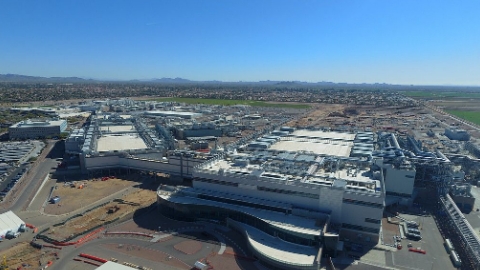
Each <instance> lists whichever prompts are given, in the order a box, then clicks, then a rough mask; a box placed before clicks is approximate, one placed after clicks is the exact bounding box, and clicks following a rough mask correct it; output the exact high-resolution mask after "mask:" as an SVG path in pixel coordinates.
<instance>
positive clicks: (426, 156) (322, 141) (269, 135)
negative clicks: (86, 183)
mask: <svg viewBox="0 0 480 270" xmlns="http://www.w3.org/2000/svg"><path fill="white" fill-rule="evenodd" d="M187 114H188V113H183V114H178V113H177V114H175V115H176V117H181V118H185V116H186V115H187ZM147 115H148V117H151V116H152V115H154V116H155V117H158V116H162V117H169V116H168V115H169V114H165V113H163V112H162V113H158V114H157V113H149V114H147ZM189 115H191V116H193V115H195V114H189ZM140 116H141V115H120V114H104V115H94V116H91V121H90V123H89V126H88V127H87V128H85V130H76V131H74V132H72V134H71V136H70V137H69V138H68V139H67V140H66V151H67V152H70V153H77V154H79V156H80V164H81V170H82V172H83V173H85V174H92V175H95V174H113V173H115V172H126V173H128V172H131V171H143V172H148V173H167V174H170V175H175V176H180V177H182V178H189V179H191V181H192V185H191V186H189V187H182V186H177V187H172V186H166V185H161V186H160V187H159V189H158V192H157V195H158V206H159V211H160V212H161V213H162V214H163V215H165V216H167V217H170V218H172V219H177V220H184V221H195V220H213V221H216V222H220V223H222V224H226V225H228V226H230V227H232V228H234V229H237V230H239V231H241V232H242V234H243V235H244V236H245V238H246V239H247V241H248V243H249V247H250V249H251V250H252V252H253V253H254V254H255V256H256V257H258V258H260V259H261V260H262V261H264V263H265V264H267V265H270V266H273V267H278V268H284V269H294V268H296V269H318V268H319V263H320V259H321V257H322V254H329V255H330V256H335V255H336V254H337V252H338V251H341V249H342V247H343V244H344V241H345V239H352V238H355V239H357V240H361V241H365V242H371V243H377V242H379V241H380V240H381V235H382V222H381V220H382V216H383V213H384V210H385V207H386V206H389V205H412V203H413V201H414V199H415V196H416V192H415V188H414V186H415V182H416V181H417V182H434V180H435V179H436V180H438V181H441V183H442V184H439V185H437V186H436V188H437V189H438V192H439V194H445V192H446V191H447V188H448V187H449V186H450V185H452V184H453V183H454V182H455V181H456V180H458V179H459V178H460V177H462V172H461V171H458V169H457V168H456V167H455V166H453V164H452V162H451V161H450V160H449V159H448V158H447V157H446V156H445V155H444V154H442V153H441V152H440V151H436V152H425V151H423V150H421V146H420V145H419V144H420V143H419V142H417V141H416V140H415V139H414V138H413V137H404V138H397V136H396V135H395V134H394V133H389V132H376V133H374V132H371V131H356V132H352V131H350V132H345V131H342V132H340V131H333V130H322V129H295V128H292V127H288V126H277V127H272V128H271V129H269V130H264V131H263V132H262V133H258V134H256V135H255V137H254V136H252V137H251V138H242V139H239V140H237V141H235V142H233V143H231V144H228V145H223V146H219V145H218V144H217V143H215V147H214V148H213V149H211V150H210V151H209V152H208V153H207V152H202V151H193V150H175V149H174V146H175V142H176V141H177V139H176V138H175V137H176V136H175V131H172V130H171V129H168V127H166V126H164V125H159V124H156V125H148V124H147V122H146V121H145V119H144V118H143V117H140ZM188 118H189V119H190V117H188ZM195 125H196V126H195V128H193V126H191V127H190V128H191V130H192V131H193V130H196V131H197V132H196V134H195V135H197V136H195V137H199V136H198V134H200V130H202V129H203V130H205V131H203V133H205V134H202V135H207V136H211V137H213V138H217V136H214V135H216V134H215V132H216V133H217V135H220V132H221V131H220V130H219V129H216V128H215V126H213V125H212V124H210V125H201V124H195ZM208 130H210V131H211V132H208ZM182 131H183V129H182ZM183 132H184V131H183ZM177 135H178V136H180V137H181V138H184V137H185V135H183V133H177ZM188 137H189V136H188ZM203 138H208V137H206V136H204V137H203ZM420 172H421V173H420ZM425 172H435V174H434V175H432V174H431V173H425ZM439 183H440V182H439ZM445 195H446V196H447V197H446V198H452V197H450V195H448V194H445ZM452 200H453V199H452ZM446 203H448V201H447V202H446ZM446 207H448V206H446ZM468 207H472V204H471V203H470V204H469V206H468ZM449 211H453V210H451V209H450V208H449ZM459 214H461V213H459ZM466 228H467V229H466V231H464V234H466V235H468V234H470V236H471V237H472V239H474V241H476V240H478V237H477V236H476V235H475V233H474V232H473V231H469V230H468V227H466ZM472 253H473V254H476V255H479V254H477V253H478V250H475V249H472ZM285 258H288V260H286V259H285Z"/></svg>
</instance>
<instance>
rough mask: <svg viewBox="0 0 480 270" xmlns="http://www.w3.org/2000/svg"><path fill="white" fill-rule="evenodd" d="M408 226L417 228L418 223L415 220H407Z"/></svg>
mask: <svg viewBox="0 0 480 270" xmlns="http://www.w3.org/2000/svg"><path fill="white" fill-rule="evenodd" d="M407 227H408V228H418V224H417V223H416V222H407Z"/></svg>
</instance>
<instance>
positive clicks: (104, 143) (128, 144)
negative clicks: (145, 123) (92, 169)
mask: <svg viewBox="0 0 480 270" xmlns="http://www.w3.org/2000/svg"><path fill="white" fill-rule="evenodd" d="M147 148H148V147H147V145H146V144H145V142H144V141H143V139H142V138H141V137H140V136H139V135H138V134H137V133H130V134H121V135H120V134H109V135H102V137H100V138H99V139H98V141H97V151H98V152H103V151H115V150H117V151H120V150H134V149H147Z"/></svg>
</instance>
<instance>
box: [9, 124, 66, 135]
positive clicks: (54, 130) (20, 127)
mask: <svg viewBox="0 0 480 270" xmlns="http://www.w3.org/2000/svg"><path fill="white" fill-rule="evenodd" d="M66 129H67V121H66V120H25V121H20V122H18V123H16V124H14V125H12V126H10V127H9V128H8V133H9V136H10V139H38V138H46V137H60V134H61V133H62V132H64V131H65V130H66Z"/></svg>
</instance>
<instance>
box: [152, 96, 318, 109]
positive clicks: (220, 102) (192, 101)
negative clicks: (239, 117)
mask: <svg viewBox="0 0 480 270" xmlns="http://www.w3.org/2000/svg"><path fill="white" fill-rule="evenodd" d="M155 101H159V102H180V103H187V104H208V105H224V106H231V105H250V106H254V107H279V108H292V109H308V108H310V105H306V104H290V103H269V102H263V101H255V100H238V99H208V98H158V99H155Z"/></svg>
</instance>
